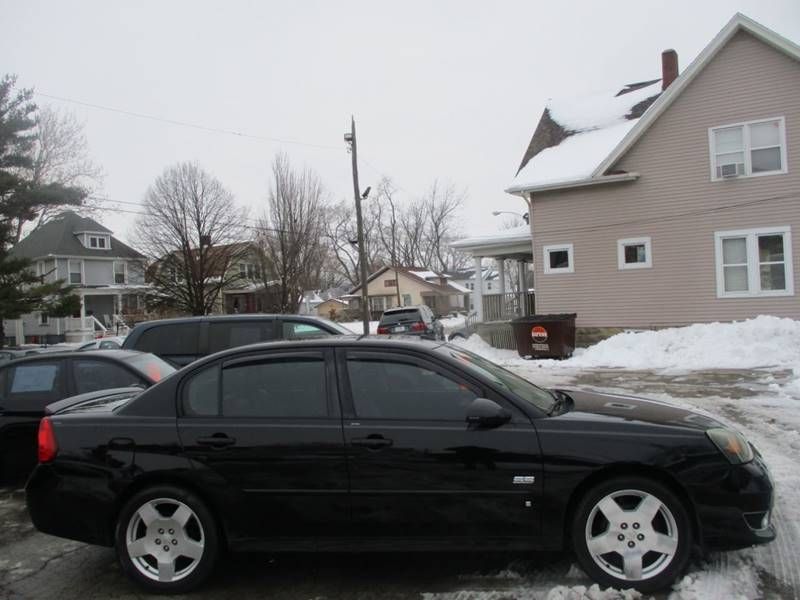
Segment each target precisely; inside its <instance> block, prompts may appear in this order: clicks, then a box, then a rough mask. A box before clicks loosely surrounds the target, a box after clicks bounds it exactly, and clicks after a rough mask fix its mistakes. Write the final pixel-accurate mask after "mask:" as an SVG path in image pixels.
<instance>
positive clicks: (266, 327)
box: [208, 320, 273, 354]
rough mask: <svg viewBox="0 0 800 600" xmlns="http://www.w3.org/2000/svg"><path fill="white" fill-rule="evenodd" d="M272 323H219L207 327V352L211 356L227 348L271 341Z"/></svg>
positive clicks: (262, 321)
mask: <svg viewBox="0 0 800 600" xmlns="http://www.w3.org/2000/svg"><path fill="white" fill-rule="evenodd" d="M272 329H273V322H272V321H266V320H259V321H220V322H217V323H214V322H212V323H211V324H210V325H209V327H208V351H209V353H211V354H213V353H214V352H219V351H221V350H227V349H228V348H235V347H236V346H244V345H246V344H256V343H258V342H264V341H267V340H270V339H272Z"/></svg>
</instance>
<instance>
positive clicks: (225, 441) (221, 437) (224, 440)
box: [196, 433, 236, 448]
mask: <svg viewBox="0 0 800 600" xmlns="http://www.w3.org/2000/svg"><path fill="white" fill-rule="evenodd" d="M196 441H197V445H198V446H211V447H212V448H224V447H225V446H232V445H233V444H235V443H236V438H232V437H228V436H227V435H225V434H224V433H215V434H214V435H210V436H208V437H199V438H197V440H196Z"/></svg>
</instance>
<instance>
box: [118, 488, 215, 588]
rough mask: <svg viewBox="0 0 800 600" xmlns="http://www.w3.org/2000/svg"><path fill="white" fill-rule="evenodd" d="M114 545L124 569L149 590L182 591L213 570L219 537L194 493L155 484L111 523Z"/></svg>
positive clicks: (209, 514)
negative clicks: (115, 523)
mask: <svg viewBox="0 0 800 600" xmlns="http://www.w3.org/2000/svg"><path fill="white" fill-rule="evenodd" d="M115 542H116V549H117V555H118V556H119V560H120V564H121V565H122V569H123V570H124V571H125V573H126V574H127V575H128V576H129V577H130V578H131V579H133V580H134V581H136V582H137V583H139V584H140V585H142V586H143V587H145V588H147V589H148V590H151V591H155V592H162V593H164V592H167V593H178V592H186V591H188V590H191V589H192V588H194V587H196V586H197V585H199V584H200V583H202V582H203V581H204V580H205V579H206V578H207V577H208V576H209V575H210V574H211V571H212V570H213V568H214V563H215V562H216V559H217V555H218V553H219V535H218V533H217V526H216V523H215V522H214V518H213V517H212V515H211V513H210V512H209V510H208V508H207V507H206V505H205V504H204V503H203V502H202V501H201V500H200V499H199V498H198V497H197V496H195V495H194V494H192V493H190V492H187V491H185V490H183V489H181V488H177V487H173V486H155V487H151V488H147V489H145V490H143V491H141V492H139V493H137V494H136V495H134V496H133V497H132V498H131V499H130V500H129V501H128V502H127V503H126V504H125V506H124V507H123V509H122V511H121V512H120V518H119V520H118V522H117V531H116V540H115Z"/></svg>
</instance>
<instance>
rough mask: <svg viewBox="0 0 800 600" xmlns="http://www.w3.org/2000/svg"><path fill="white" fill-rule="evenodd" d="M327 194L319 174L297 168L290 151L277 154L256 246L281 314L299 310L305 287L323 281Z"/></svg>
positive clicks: (276, 307) (276, 305) (266, 280)
mask: <svg viewBox="0 0 800 600" xmlns="http://www.w3.org/2000/svg"><path fill="white" fill-rule="evenodd" d="M324 196H325V193H324V188H323V187H322V183H321V181H320V179H319V177H318V176H317V175H316V173H314V172H313V171H311V170H309V169H304V170H302V171H295V170H294V169H293V168H292V166H291V164H290V163H289V159H288V157H287V156H286V155H285V154H279V155H277V156H276V157H275V159H274V160H273V163H272V182H271V183H270V190H269V199H268V202H267V210H266V211H265V212H264V215H263V216H262V217H261V219H260V220H259V231H258V235H257V245H258V248H259V252H260V253H261V256H262V269H261V271H262V273H263V274H264V278H265V283H267V284H268V285H270V287H272V288H274V289H275V294H274V298H275V302H274V303H275V310H277V311H278V312H281V313H295V312H297V308H298V306H299V304H300V300H301V298H302V295H303V290H304V289H309V287H310V286H312V285H313V284H314V283H316V282H318V281H319V279H320V275H321V267H322V265H323V264H324V254H325V245H324V241H323V236H324V234H325V227H324V223H325V203H324V199H325V198H324Z"/></svg>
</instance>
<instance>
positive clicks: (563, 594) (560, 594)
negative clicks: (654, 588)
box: [545, 583, 642, 600]
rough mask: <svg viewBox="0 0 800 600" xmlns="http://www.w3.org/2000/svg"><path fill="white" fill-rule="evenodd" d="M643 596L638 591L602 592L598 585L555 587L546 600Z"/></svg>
mask: <svg viewBox="0 0 800 600" xmlns="http://www.w3.org/2000/svg"><path fill="white" fill-rule="evenodd" d="M641 597H642V595H641V594H640V593H639V592H637V591H636V590H615V589H614V588H608V589H605V590H601V589H600V586H599V585H597V584H596V583H595V584H594V585H592V586H591V587H589V588H587V587H586V586H584V585H575V586H572V587H566V586H563V585H559V586H556V587H554V588H553V589H552V590H550V592H549V593H548V594H547V596H545V598H546V600H637V599H638V598H641Z"/></svg>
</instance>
